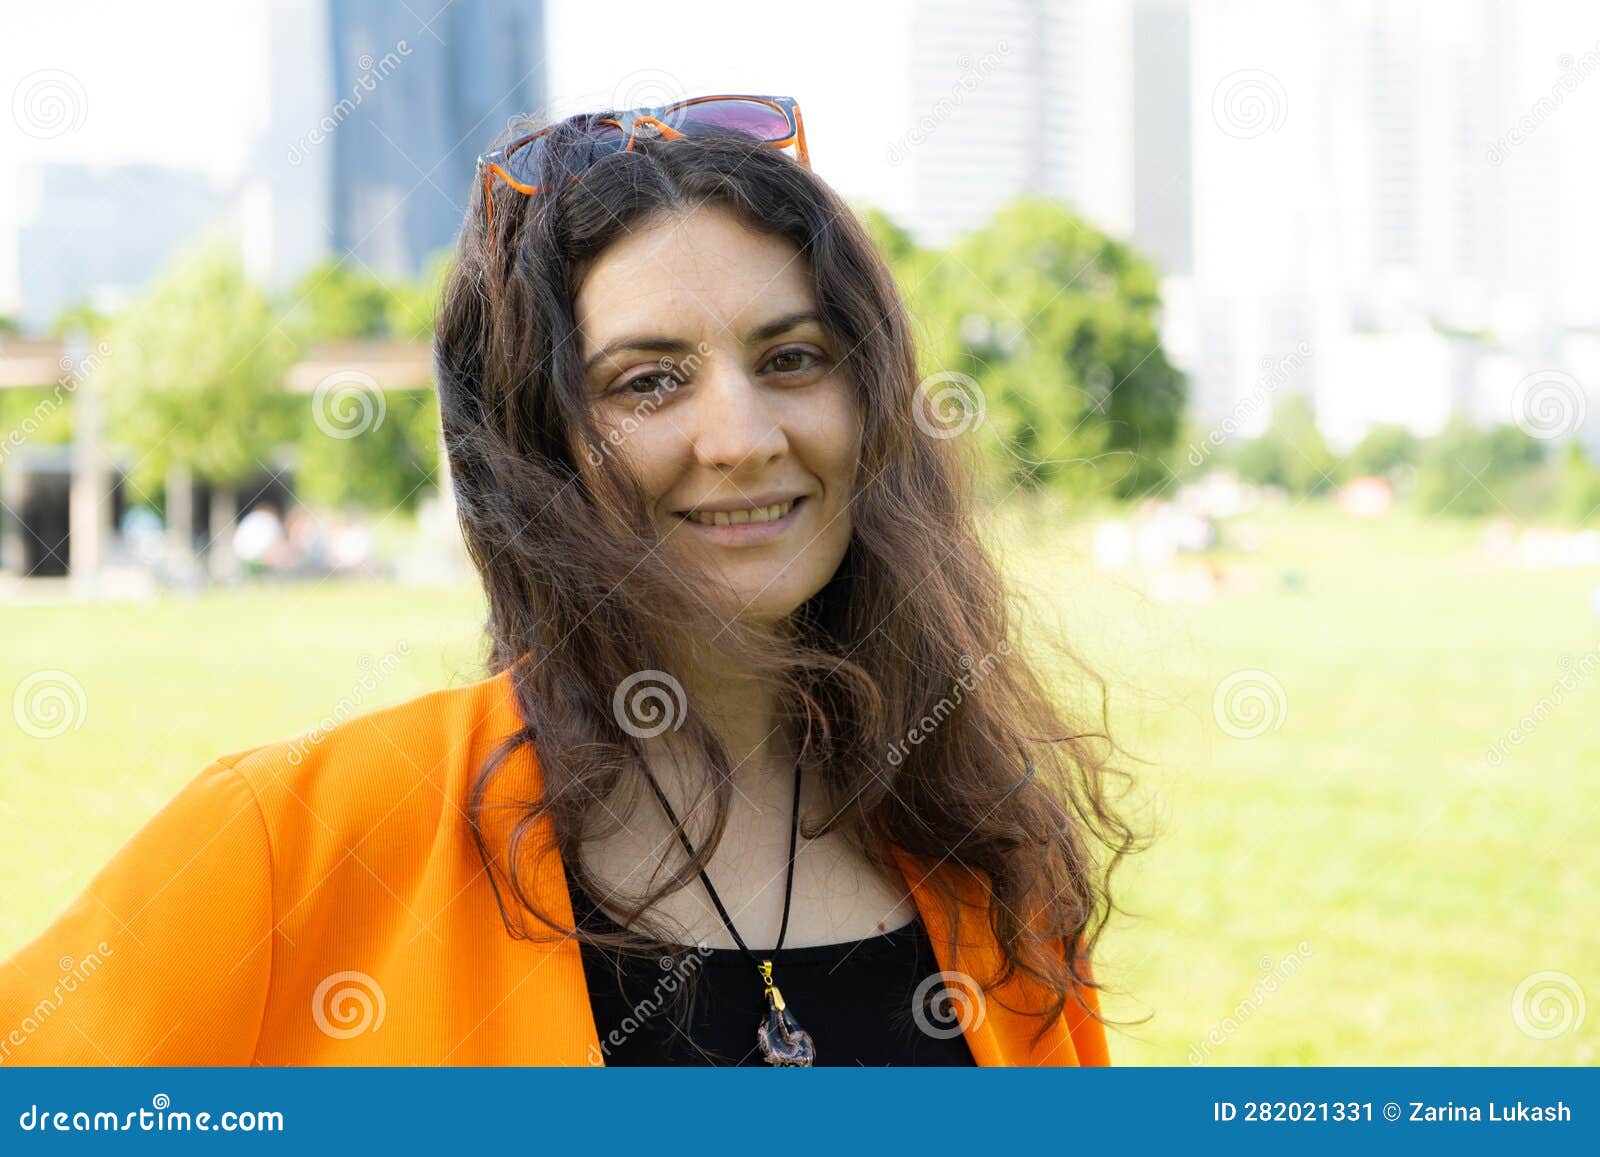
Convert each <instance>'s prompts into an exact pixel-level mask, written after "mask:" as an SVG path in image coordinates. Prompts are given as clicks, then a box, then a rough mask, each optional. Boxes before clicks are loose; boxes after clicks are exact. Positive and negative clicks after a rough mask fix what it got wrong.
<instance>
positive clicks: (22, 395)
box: [0, 384, 72, 458]
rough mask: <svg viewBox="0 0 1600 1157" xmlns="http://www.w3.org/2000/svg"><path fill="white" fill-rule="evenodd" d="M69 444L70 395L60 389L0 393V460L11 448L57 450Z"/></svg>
mask: <svg viewBox="0 0 1600 1157" xmlns="http://www.w3.org/2000/svg"><path fill="white" fill-rule="evenodd" d="M13 439H15V441H14V442H13V441H12V440H13ZM70 441H72V395H71V394H70V393H69V392H68V391H67V390H66V389H65V388H64V387H63V386H61V385H59V384H57V385H50V386H26V387H21V388H12V389H7V390H0V458H3V456H4V454H5V453H8V452H9V448H10V446H12V445H21V444H23V443H27V444H28V445H30V446H60V445H64V444H65V443H67V442H70Z"/></svg>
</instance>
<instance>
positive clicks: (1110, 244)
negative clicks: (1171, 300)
mask: <svg viewBox="0 0 1600 1157" xmlns="http://www.w3.org/2000/svg"><path fill="white" fill-rule="evenodd" d="M863 220H864V221H865V223H866V226H867V228H868V231H869V232H870V233H871V234H872V235H873V237H874V239H875V240H876V241H877V243H878V245H879V248H880V249H881V250H882V251H883V253H884V254H885V256H886V258H887V259H888V261H889V263H890V267H891V268H892V269H893V270H894V273H895V276H896V279H897V281H898V282H899V283H900V286H901V289H902V292H903V293H904V294H905V297H906V300H907V305H908V307H909V308H910V310H911V313H912V317H913V320H914V323H915V327H916V331H917V334H918V338H919V345H920V354H921V357H922V372H923V374H924V375H925V376H927V375H932V374H936V373H956V374H963V375H967V376H969V377H970V378H971V379H972V380H973V381H974V382H975V383H976V387H977V391H978V395H979V400H981V404H982V406H983V412H984V419H983V422H982V424H981V425H978V426H975V427H974V429H975V430H976V431H977V432H978V434H979V436H980V438H981V444H982V446H983V448H984V454H985V458H986V461H987V463H988V465H989V467H990V474H991V478H990V479H989V482H990V485H991V486H992V487H993V488H994V489H995V490H996V491H997V492H998V493H1002V494H1003V493H1007V492H1009V491H1011V490H1012V489H1014V488H1018V487H1020V488H1023V489H1026V490H1040V489H1046V488H1049V489H1053V490H1057V491H1061V492H1064V493H1068V494H1079V495H1083V494H1099V493H1109V494H1114V495H1116V496H1119V497H1130V496H1135V495H1139V494H1143V493H1146V492H1148V491H1149V490H1151V489H1154V488H1159V487H1160V486H1161V485H1163V484H1164V483H1165V481H1166V479H1167V478H1168V476H1169V472H1168V470H1167V467H1166V466H1165V465H1164V459H1165V458H1166V457H1168V456H1170V453H1171V450H1172V447H1173V445H1174V442H1175V439H1176V437H1177V432H1178V424H1179V421H1180V417H1181V415H1182V413H1183V407H1184V400H1185V396H1186V392H1187V391H1186V384H1185V381H1184V378H1183V375H1182V374H1180V373H1179V372H1178V371H1177V370H1176V369H1174V368H1173V367H1172V365H1171V364H1170V363H1169V362H1168V361H1167V358H1166V354H1165V351H1164V350H1163V349H1162V348H1161V340H1160V335H1159V328H1158V327H1159V308H1160V298H1159V296H1158V293H1157V283H1158V278H1157V273H1156V270H1155V268H1154V267H1153V266H1152V265H1151V264H1150V263H1149V262H1148V261H1146V260H1145V259H1144V258H1143V257H1141V256H1140V255H1139V254H1137V253H1136V252H1135V251H1134V250H1133V249H1131V248H1130V247H1128V246H1127V245H1124V244H1123V243H1121V242H1119V241H1116V240H1113V239H1111V238H1108V237H1107V236H1106V235H1105V234H1103V233H1101V232H1100V231H1099V230H1097V229H1095V228H1094V227H1093V226H1091V225H1090V224H1088V222H1086V221H1084V220H1083V219H1082V218H1081V217H1079V216H1078V215H1077V214H1075V213H1074V212H1073V211H1072V210H1071V209H1070V208H1069V207H1068V206H1066V205H1064V204H1062V203H1061V202H1059V201H1054V200H1050V199H1047V198H1043V197H1036V196H1025V197H1020V198H1017V199H1016V200H1014V201H1012V202H1011V203H1010V204H1009V205H1007V206H1006V207H1005V208H1003V209H1002V210H1001V211H1000V213H999V214H998V215H996V216H995V218H994V219H993V220H992V221H990V222H989V223H988V224H987V225H985V226H984V227H983V228H981V229H978V230H977V231H975V232H973V233H970V234H967V235H966V236H964V237H962V238H961V239H959V240H958V241H956V242H955V244H953V245H952V246H951V247H950V248H949V249H948V250H945V251H942V252H939V251H934V252H929V251H926V250H920V249H918V248H917V247H916V246H915V245H914V244H913V243H912V242H911V240H910V238H909V236H908V235H907V234H905V232H904V231H903V230H901V229H899V228H898V227H897V226H895V225H894V224H893V223H892V222H891V221H889V220H888V219H887V218H886V217H884V216H883V215H882V214H879V213H876V212H875V211H870V210H869V211H867V212H865V213H864V214H863Z"/></svg>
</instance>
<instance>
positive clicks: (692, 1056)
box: [567, 875, 977, 1066]
mask: <svg viewBox="0 0 1600 1157" xmlns="http://www.w3.org/2000/svg"><path fill="white" fill-rule="evenodd" d="M567 888H568V891H569V892H570V893H571V895H572V907H573V917H574V919H575V920H576V921H577V922H578V927H580V928H585V929H590V930H593V931H610V932H615V931H617V930H618V929H619V928H620V927H621V926H620V925H619V924H617V922H616V921H615V920H613V919H612V918H611V917H610V916H608V915H606V914H605V913H604V912H603V911H601V910H600V909H598V908H597V907H596V906H595V904H594V901H593V900H592V899H591V898H590V897H589V896H588V895H587V894H586V893H584V892H582V891H580V890H579V889H578V888H577V887H576V885H574V883H573V881H572V879H571V876H570V875H569V876H568V878H567ZM582 955H583V971H584V978H585V980H586V981H587V983H588V988H589V1002H590V1004H591V1005H592V1006H593V1009H594V1019H595V1028H596V1030H597V1032H598V1034H599V1037H600V1051H601V1056H602V1058H603V1059H604V1062H605V1063H606V1064H607V1065H755V1066H764V1065H766V1063H767V1062H766V1061H765V1059H763V1057H762V1055H761V1051H760V1049H759V1048H758V1047H757V1045H756V1029H757V1028H758V1027H759V1026H760V1025H761V1023H762V1022H763V1021H764V1019H765V1017H766V1013H767V1001H766V997H764V996H763V995H762V993H761V987H762V986H761V976H760V974H759V973H758V972H757V971H756V968H755V966H754V965H753V964H751V963H750V960H749V958H748V957H746V956H745V955H744V953H742V952H740V951H739V950H738V949H737V948H709V949H702V948H696V947H693V946H684V947H683V948H682V950H680V951H679V952H678V953H677V954H676V956H675V957H673V956H663V957H655V956H640V955H638V954H636V953H624V952H619V951H615V950H608V949H604V948H600V947H598V946H596V945H593V944H589V943H584V944H583V945H582ZM757 955H758V956H761V957H762V958H763V959H769V958H770V959H771V960H772V982H773V983H774V984H775V985H777V987H778V990H779V991H780V992H782V993H783V999H784V1003H785V1004H786V1005H787V1006H788V1009H789V1011H790V1012H791V1013H792V1014H793V1015H794V1018H795V1020H796V1021H798V1022H799V1024H800V1027H801V1028H803V1029H805V1030H806V1032H808V1033H810V1034H811V1037H812V1039H813V1041H814V1042H815V1045H816V1063H817V1064H818V1065H819V1066H820V1065H973V1064H976V1063H977V1062H975V1061H974V1060H973V1059H972V1053H971V1051H970V1050H969V1049H968V1047H967V1042H966V1038H965V1036H963V1035H962V1034H961V1033H960V1032H959V1031H957V1025H956V1023H955V1022H954V1021H953V1020H952V1019H951V1017H950V1015H949V1012H948V1006H949V1003H950V1002H949V999H948V998H945V999H943V1000H941V999H940V995H941V991H942V986H941V984H940V983H939V981H938V980H937V976H938V974H939V963H938V961H937V960H936V959H935V958H934V954H933V945H932V944H931V943H930V942H929V940H928V934H927V930H926V928H925V927H924V926H923V923H922V919H921V917H920V916H918V917H917V918H916V919H914V920H912V921H911V923H909V924H906V925H904V926H902V927H900V928H894V929H891V930H890V931H888V932H885V933H882V934H880V935H877V936H869V937H867V938H865V939H862V940H851V941H846V942H844V943H841V944H822V945H816V946H810V947H805V948H784V949H782V950H780V951H778V952H776V953H761V952H757ZM691 980H692V981H693V990H692V1000H689V999H686V993H687V990H689V989H690V981H691ZM919 998H920V1003H921V1005H922V1009H921V1011H920V1013H917V1012H914V1010H913V1003H914V1002H915V1001H918V1000H919ZM941 1009H943V1011H941Z"/></svg>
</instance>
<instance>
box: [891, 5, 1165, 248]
mask: <svg viewBox="0 0 1600 1157" xmlns="http://www.w3.org/2000/svg"><path fill="white" fill-rule="evenodd" d="M895 15H896V20H897V21H898V22H899V23H900V24H901V26H902V27H901V28H900V30H899V32H898V34H896V35H892V36H890V37H889V38H887V40H886V41H885V43H884V44H883V45H882V47H881V50H882V58H881V63H880V65H878V67H881V68H883V69H886V70H888V71H889V72H890V73H891V74H892V75H893V76H894V79H895V86H896V88H897V89H898V90H899V91H901V92H903V93H904V94H905V95H904V97H903V98H902V103H901V106H900V107H899V108H898V109H896V110H894V112H893V113H892V114H891V115H890V116H889V118H888V119H889V121H890V122H891V123H896V124H899V123H904V124H905V125H906V126H908V127H907V128H906V131H905V132H903V133H902V134H901V135H900V136H898V137H897V138H895V139H894V140H892V141H891V142H890V144H889V146H888V149H887V155H886V158H885V159H886V160H887V162H888V163H889V164H890V165H891V166H893V167H895V168H897V169H898V170H899V171H900V174H901V179H900V182H899V192H898V195H897V196H895V197H893V198H892V200H891V203H889V204H888V205H887V206H886V207H887V208H888V209H889V210H890V211H891V213H893V214H894V216H895V217H896V218H897V219H899V220H900V221H901V223H902V224H904V225H905V226H906V227H907V228H908V229H909V230H910V231H911V232H912V234H913V235H914V236H916V238H917V239H918V241H920V242H921V243H923V244H927V245H943V244H946V243H947V242H949V241H950V240H951V239H953V238H954V237H956V236H957V235H959V234H960V233H962V232H964V231H966V230H968V229H973V228H976V227H977V226H979V225H982V224H983V223H984V222H985V221H986V220H987V219H988V218H989V217H990V216H992V215H993V213H994V211H995V210H996V209H997V208H999V207H1000V206H1001V205H1002V204H1003V203H1004V202H1006V201H1007V200H1009V199H1010V198H1011V197H1014V196H1016V195H1017V194H1019V193H1024V192H1031V193H1039V194H1044V195H1048V196H1053V197H1059V198H1062V199H1064V200H1066V201H1069V202H1071V203H1072V204H1073V205H1074V206H1075V207H1076V208H1077V209H1078V211H1079V212H1081V213H1083V214H1084V215H1085V216H1087V217H1088V218H1090V219H1091V220H1093V221H1094V222H1095V224H1096V225H1098V226H1099V227H1100V228H1102V229H1105V230H1106V231H1108V232H1110V233H1112V234H1115V235H1118V236H1127V235H1128V234H1129V233H1130V232H1131V231H1132V229H1133V223H1134V222H1133V157H1132V140H1133V87H1132V85H1133V58H1132V42H1133V21H1132V7H1131V0H998V2H995V3H988V4H971V3H963V2H961V0H918V2H916V3H911V4H907V5H904V6H903V7H901V8H899V9H897V10H896V14H895Z"/></svg>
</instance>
